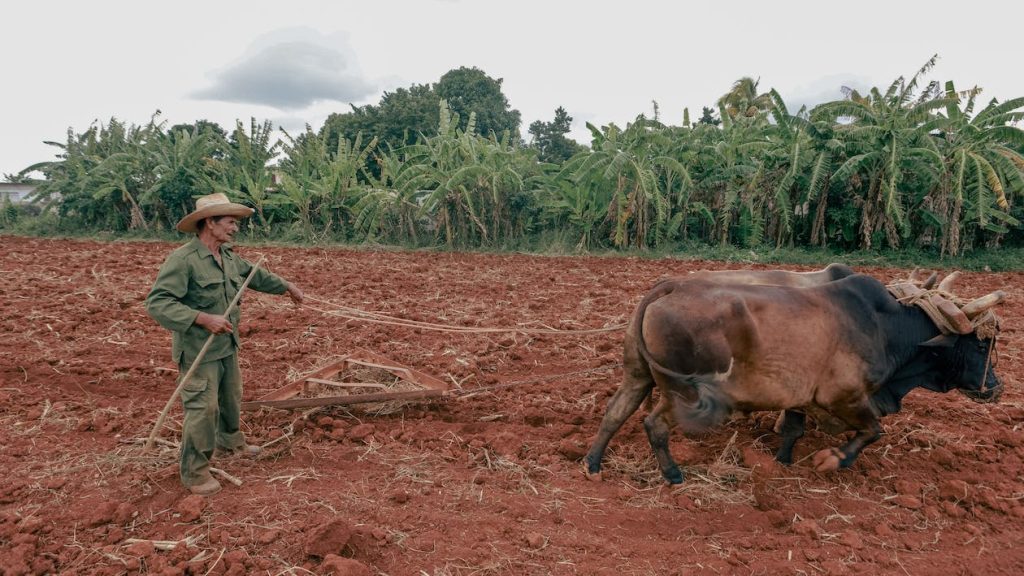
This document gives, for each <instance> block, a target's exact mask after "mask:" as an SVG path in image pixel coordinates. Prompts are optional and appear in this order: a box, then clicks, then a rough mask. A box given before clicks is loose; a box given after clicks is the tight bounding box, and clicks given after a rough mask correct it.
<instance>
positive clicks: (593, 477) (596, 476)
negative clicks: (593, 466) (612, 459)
mask: <svg viewBox="0 0 1024 576" xmlns="http://www.w3.org/2000/svg"><path fill="white" fill-rule="evenodd" d="M583 475H584V476H586V477H587V480H590V481H591V482H602V481H604V476H603V475H601V471H600V470H598V471H597V472H591V471H590V470H589V469H587V466H586V464H584V465H583Z"/></svg>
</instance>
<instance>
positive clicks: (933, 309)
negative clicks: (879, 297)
mask: <svg viewBox="0 0 1024 576" xmlns="http://www.w3.org/2000/svg"><path fill="white" fill-rule="evenodd" d="M886 288H888V289H889V293H890V294H892V295H893V296H894V297H895V298H896V300H897V301H898V302H900V303H901V304H903V305H904V306H917V307H918V308H920V309H921V310H923V311H924V313H925V314H927V315H928V317H929V318H930V319H931V320H932V322H934V323H935V325H936V326H937V327H938V328H939V330H940V331H942V332H943V333H944V334H956V333H957V330H956V328H955V327H954V326H953V325H952V324H951V323H950V320H949V319H948V318H946V315H945V314H943V313H942V311H941V310H939V308H938V307H937V306H936V305H935V304H933V303H932V301H931V296H935V295H937V296H939V297H941V298H944V299H946V300H948V301H949V302H952V303H953V304H954V305H955V306H956V307H957V308H963V307H964V305H965V304H967V301H966V300H964V299H963V298H960V297H959V296H957V295H955V294H952V293H949V292H946V291H943V290H938V289H935V288H933V289H930V290H924V289H922V288H921V287H920V286H917V285H916V284H914V283H911V282H896V283H893V284H889V285H888V286H886ZM970 322H971V327H972V328H973V331H974V333H975V334H976V335H977V336H978V338H980V339H982V340H986V339H989V338H993V337H995V336H996V335H997V334H998V333H999V317H998V316H996V315H995V313H994V312H993V311H992V310H986V311H985V313H984V314H981V315H979V316H977V317H975V318H974V319H972V320H971V321H970Z"/></svg>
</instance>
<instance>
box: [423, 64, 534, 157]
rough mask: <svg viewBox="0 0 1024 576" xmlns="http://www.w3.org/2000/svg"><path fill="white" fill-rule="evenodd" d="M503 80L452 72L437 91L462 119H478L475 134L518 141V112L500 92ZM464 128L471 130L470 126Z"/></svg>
mask: <svg viewBox="0 0 1024 576" xmlns="http://www.w3.org/2000/svg"><path fill="white" fill-rule="evenodd" d="M501 83H502V79H501V78H498V79H494V78H491V77H490V76H488V75H487V74H485V73H484V71H483V70H480V69H479V68H466V67H465V66H463V67H461V68H458V69H456V70H450V71H448V72H447V73H445V75H444V76H441V79H440V80H438V82H437V85H436V86H435V87H434V90H435V91H436V92H437V96H438V97H439V98H440V99H442V100H444V101H446V102H448V107H449V108H450V109H451V111H452V112H453V113H455V114H457V115H458V116H459V117H460V118H465V119H468V118H469V117H470V116H473V118H475V122H474V124H473V125H474V126H475V131H476V133H478V134H480V135H482V136H484V137H488V136H491V135H493V136H494V137H495V138H497V139H502V140H504V139H509V138H511V139H514V140H516V141H518V140H519V124H520V122H521V119H520V114H519V111H518V110H512V109H511V107H510V106H509V103H508V98H507V97H506V96H505V94H504V93H503V92H502V91H501ZM462 128H464V129H466V130H467V131H473V130H469V127H468V125H467V126H463V127H462Z"/></svg>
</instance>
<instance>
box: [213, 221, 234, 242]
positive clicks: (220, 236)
mask: <svg viewBox="0 0 1024 576" xmlns="http://www.w3.org/2000/svg"><path fill="white" fill-rule="evenodd" d="M207 226H209V228H210V233H211V234H212V235H213V238H214V239H215V240H216V241H217V242H219V243H221V244H224V243H225V242H231V240H232V238H234V237H235V234H236V233H237V232H238V218H235V217H234V216H224V217H223V218H221V219H219V220H214V219H213V218H210V219H209V220H208V221H207Z"/></svg>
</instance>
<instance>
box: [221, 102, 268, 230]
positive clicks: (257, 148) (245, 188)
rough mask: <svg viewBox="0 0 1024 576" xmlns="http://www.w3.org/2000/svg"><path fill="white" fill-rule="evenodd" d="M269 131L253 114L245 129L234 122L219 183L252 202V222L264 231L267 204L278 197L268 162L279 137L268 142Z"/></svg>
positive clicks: (264, 123) (227, 189) (266, 218)
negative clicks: (225, 163)
mask: <svg viewBox="0 0 1024 576" xmlns="http://www.w3.org/2000/svg"><path fill="white" fill-rule="evenodd" d="M272 133H273V126H272V125H271V123H270V121H269V120H267V121H264V122H263V123H262V124H260V123H258V122H256V118H251V119H250V123H249V131H248V132H246V131H245V126H244V125H243V124H242V122H241V121H239V122H237V123H236V126H235V131H234V132H232V133H231V140H230V141H229V142H228V144H229V146H228V152H229V157H228V161H227V165H228V166H227V170H225V174H224V179H223V180H222V183H221V187H222V188H223V189H224V190H225V191H228V192H231V193H234V194H237V195H239V196H241V197H242V199H243V200H246V201H248V202H249V204H251V205H252V207H253V208H254V209H255V210H256V224H257V226H258V227H259V228H260V229H262V230H263V232H264V233H265V232H266V231H267V230H268V229H269V224H270V219H269V217H268V216H269V215H268V208H271V207H273V205H274V204H275V203H276V202H277V201H278V200H279V198H278V197H276V196H277V194H278V193H277V192H276V191H275V190H274V189H273V188H272V185H273V177H272V175H271V171H270V168H269V164H270V161H271V160H272V159H273V158H274V157H275V156H276V155H277V150H278V148H279V147H280V146H281V141H280V140H275V141H274V142H271V134H272Z"/></svg>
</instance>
